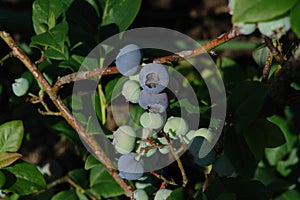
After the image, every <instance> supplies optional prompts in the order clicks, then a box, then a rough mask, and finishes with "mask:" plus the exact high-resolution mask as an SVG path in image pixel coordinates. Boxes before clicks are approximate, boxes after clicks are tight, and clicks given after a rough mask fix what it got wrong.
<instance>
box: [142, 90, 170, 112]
mask: <svg viewBox="0 0 300 200" xmlns="http://www.w3.org/2000/svg"><path fill="white" fill-rule="evenodd" d="M139 105H140V106H141V107H142V108H144V109H145V110H147V111H149V112H153V113H162V112H164V111H165V110H166V109H167V107H168V105H169V103H168V97H167V94H166V93H160V94H152V93H149V92H146V91H145V90H142V91H141V92H140V95H139Z"/></svg>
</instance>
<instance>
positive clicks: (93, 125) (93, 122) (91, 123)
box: [86, 117, 101, 135]
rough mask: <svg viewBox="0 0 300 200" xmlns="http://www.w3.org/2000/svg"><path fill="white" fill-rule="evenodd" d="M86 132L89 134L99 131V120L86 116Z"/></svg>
mask: <svg viewBox="0 0 300 200" xmlns="http://www.w3.org/2000/svg"><path fill="white" fill-rule="evenodd" d="M86 132H87V134H90V135H93V134H99V133H101V130H99V122H98V120H97V119H95V118H92V117H89V118H88V122H87V127H86Z"/></svg>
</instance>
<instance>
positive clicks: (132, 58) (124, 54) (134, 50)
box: [116, 44, 142, 76]
mask: <svg viewBox="0 0 300 200" xmlns="http://www.w3.org/2000/svg"><path fill="white" fill-rule="evenodd" d="M141 60H142V52H141V50H140V47H139V46H137V45H135V44H129V45H126V46H124V47H123V48H122V49H120V52H119V54H118V55H117V58H116V66H117V69H118V70H119V72H120V73H121V74H123V75H124V76H131V75H134V74H136V73H137V72H138V70H139V68H140V63H141Z"/></svg>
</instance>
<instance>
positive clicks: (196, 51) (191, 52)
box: [153, 29, 240, 63]
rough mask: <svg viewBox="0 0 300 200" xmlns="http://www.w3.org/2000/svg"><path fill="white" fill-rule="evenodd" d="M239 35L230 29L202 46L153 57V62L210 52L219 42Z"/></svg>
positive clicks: (170, 60)
mask: <svg viewBox="0 0 300 200" xmlns="http://www.w3.org/2000/svg"><path fill="white" fill-rule="evenodd" d="M239 35H240V34H239V32H237V31H236V30H235V29H231V30H230V31H228V32H226V33H224V34H222V35H220V36H219V37H217V38H216V39H213V40H211V41H210V42H208V43H206V44H204V45H202V46H199V47H196V48H195V49H192V50H186V51H182V52H179V53H175V54H172V55H169V56H164V57H160V58H155V59H154V60H153V62H154V63H166V62H179V61H181V60H184V59H186V58H191V57H195V56H198V55H200V54H202V53H207V52H210V51H211V50H212V49H214V48H216V47H217V46H220V45H221V44H224V43H225V42H228V41H229V40H232V39H234V38H236V37H238V36H239Z"/></svg>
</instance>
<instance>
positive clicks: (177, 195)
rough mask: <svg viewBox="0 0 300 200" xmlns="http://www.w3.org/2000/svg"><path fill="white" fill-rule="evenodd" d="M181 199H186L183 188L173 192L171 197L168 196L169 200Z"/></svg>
mask: <svg viewBox="0 0 300 200" xmlns="http://www.w3.org/2000/svg"><path fill="white" fill-rule="evenodd" d="M179 199H185V198H184V190H183V188H181V187H180V188H177V189H176V190H173V191H172V193H171V194H170V196H168V198H167V200H179Z"/></svg>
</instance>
